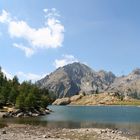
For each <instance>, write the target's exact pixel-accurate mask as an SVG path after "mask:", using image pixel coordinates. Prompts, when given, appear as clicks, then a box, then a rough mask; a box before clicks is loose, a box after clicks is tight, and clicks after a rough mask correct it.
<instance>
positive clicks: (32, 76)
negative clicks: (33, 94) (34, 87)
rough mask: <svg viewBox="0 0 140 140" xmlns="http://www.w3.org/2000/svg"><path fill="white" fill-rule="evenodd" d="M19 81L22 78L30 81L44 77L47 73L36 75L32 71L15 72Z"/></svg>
mask: <svg viewBox="0 0 140 140" xmlns="http://www.w3.org/2000/svg"><path fill="white" fill-rule="evenodd" d="M16 75H17V76H18V77H19V78H20V79H21V81H24V80H27V81H28V80H31V81H32V82H35V81H37V80H40V79H41V78H43V77H45V76H46V75H47V74H42V75H38V74H34V73H24V72H21V71H20V72H17V74H16Z"/></svg>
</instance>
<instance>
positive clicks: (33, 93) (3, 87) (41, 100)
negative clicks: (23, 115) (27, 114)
mask: <svg viewBox="0 0 140 140" xmlns="http://www.w3.org/2000/svg"><path fill="white" fill-rule="evenodd" d="M54 99H55V96H54V94H53V93H52V92H49V90H47V89H45V88H44V89H40V88H38V87H37V86H36V85H35V84H32V83H31V81H24V82H22V83H20V82H19V80H18V77H17V76H14V77H13V79H7V77H6V76H5V75H4V73H3V72H2V69H1V67H0V107H1V108H2V107H3V106H15V107H16V108H19V109H24V110H29V109H32V108H36V109H39V108H45V107H47V106H48V105H49V104H51V103H52V102H53V101H54Z"/></svg>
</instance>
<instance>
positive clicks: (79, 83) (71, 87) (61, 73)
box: [36, 62, 115, 98]
mask: <svg viewBox="0 0 140 140" xmlns="http://www.w3.org/2000/svg"><path fill="white" fill-rule="evenodd" d="M114 79H115V75H114V74H113V73H111V72H106V71H103V70H101V71H99V72H96V71H94V70H92V69H91V68H90V67H88V66H87V65H85V64H81V63H79V62H75V63H72V64H68V65H66V66H64V67H60V68H58V69H57V70H56V71H54V72H53V73H51V74H50V75H47V76H46V77H45V78H43V79H41V80H39V81H38V82H37V83H36V84H37V85H38V87H40V88H47V89H49V90H51V91H53V92H54V93H55V94H56V98H64V97H71V96H74V95H76V94H77V93H79V92H84V93H85V94H89V93H93V92H100V91H103V90H105V89H106V88H108V86H109V85H110V84H111V83H113V81H114Z"/></svg>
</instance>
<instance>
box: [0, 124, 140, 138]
mask: <svg viewBox="0 0 140 140" xmlns="http://www.w3.org/2000/svg"><path fill="white" fill-rule="evenodd" d="M21 139H22V140H46V139H47V140H138V139H140V137H138V136H137V137H136V136H133V137H132V136H130V135H129V134H126V133H122V132H121V131H118V130H111V129H97V128H80V129H66V128H53V129H52V128H47V127H44V126H33V125H24V124H8V126H7V127H4V128H1V129H0V140H21Z"/></svg>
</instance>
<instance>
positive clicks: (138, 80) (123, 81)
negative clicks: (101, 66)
mask: <svg viewBox="0 0 140 140" xmlns="http://www.w3.org/2000/svg"><path fill="white" fill-rule="evenodd" d="M108 91H113V92H118V93H119V94H120V95H122V96H124V97H125V98H126V97H128V96H129V97H133V98H138V99H140V69H135V70H133V71H132V72H131V73H130V74H129V75H127V76H122V77H117V78H115V80H114V82H113V83H112V84H111V85H110V87H109V88H108Z"/></svg>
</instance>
